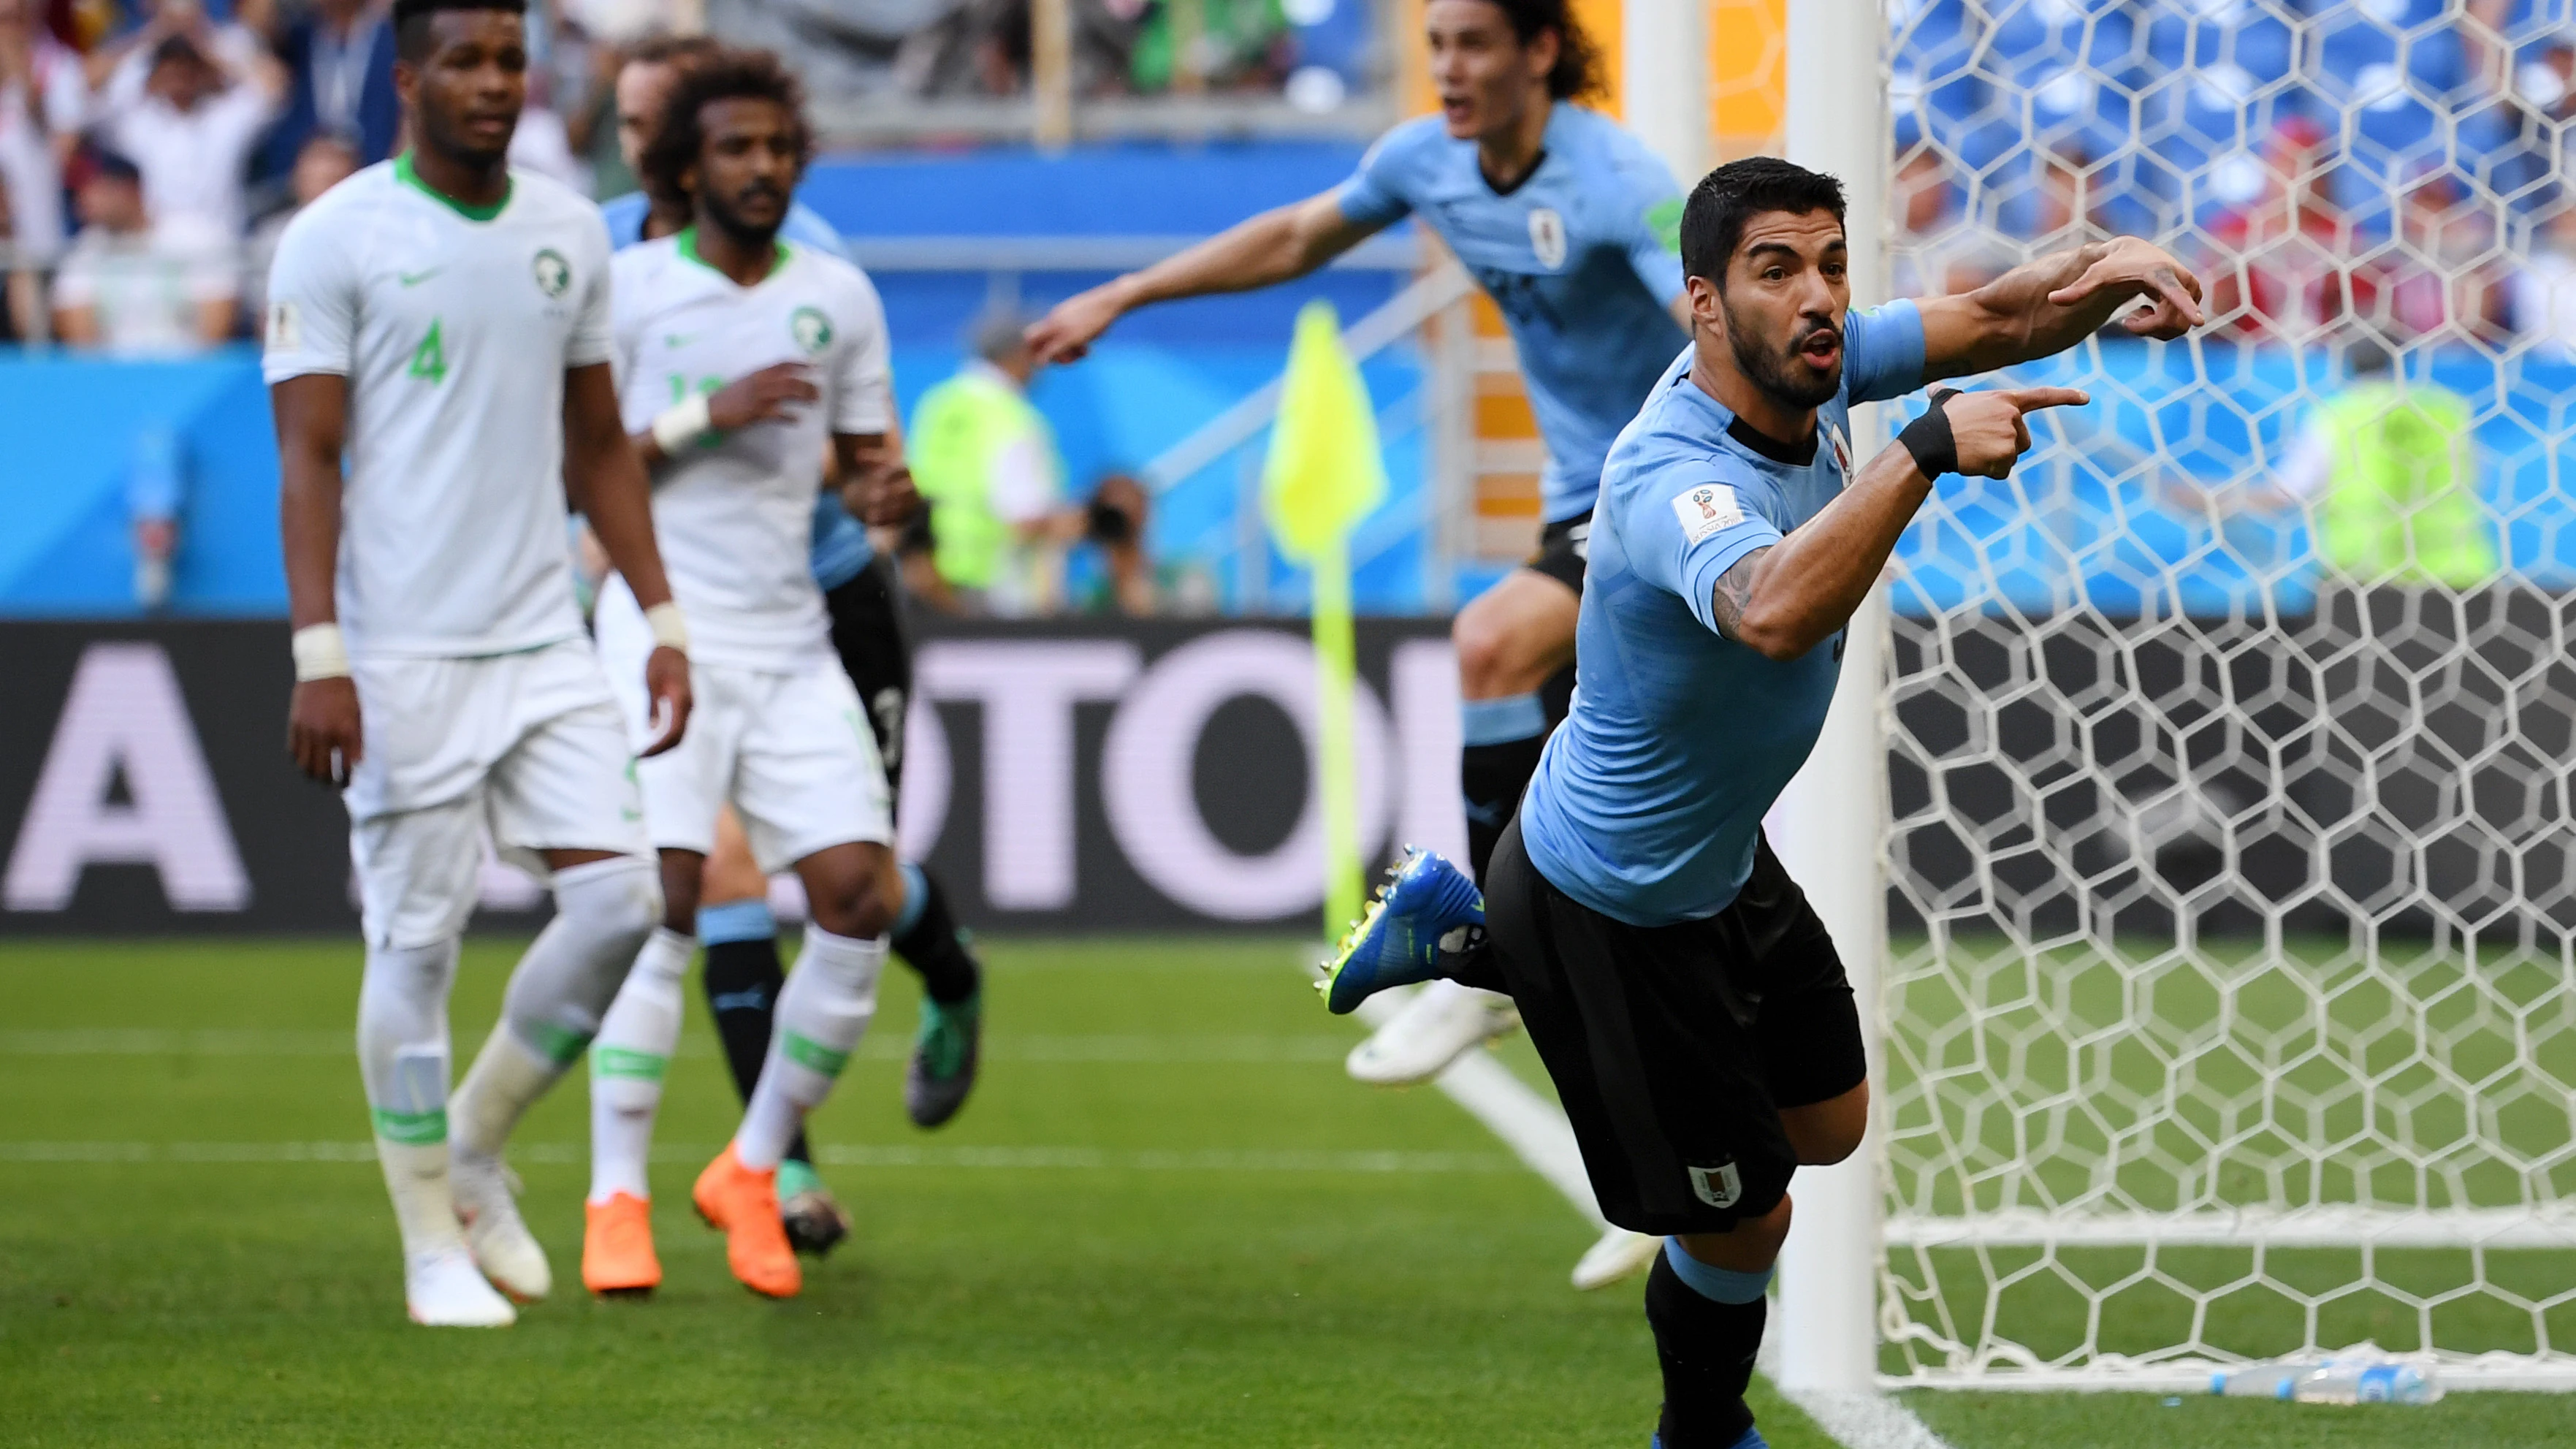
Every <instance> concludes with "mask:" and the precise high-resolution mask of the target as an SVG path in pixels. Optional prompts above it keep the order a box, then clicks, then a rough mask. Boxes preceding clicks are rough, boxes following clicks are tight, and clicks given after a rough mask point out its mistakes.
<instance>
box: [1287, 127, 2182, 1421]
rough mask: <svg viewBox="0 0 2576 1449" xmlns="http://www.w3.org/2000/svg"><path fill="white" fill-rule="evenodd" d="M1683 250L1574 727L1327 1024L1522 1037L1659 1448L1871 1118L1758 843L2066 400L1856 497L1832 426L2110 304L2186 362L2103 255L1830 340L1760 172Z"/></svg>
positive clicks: (1802, 200) (1436, 868) (1712, 200)
mask: <svg viewBox="0 0 2576 1449" xmlns="http://www.w3.org/2000/svg"><path fill="white" fill-rule="evenodd" d="M1681 249H1682V267H1683V270H1684V272H1685V273H1686V274H1687V275H1688V278H1689V288H1690V294H1689V295H1690V304H1691V316H1692V319H1693V321H1694V322H1695V323H1696V324H1697V326H1696V328H1695V331H1694V334H1693V342H1692V345H1691V347H1690V348H1689V349H1688V350H1686V351H1684V352H1683V354H1682V355H1681V356H1680V357H1678V358H1675V359H1674V360H1673V361H1672V364H1671V365H1670V366H1669V367H1667V368H1666V369H1665V370H1664V372H1663V376H1662V378H1661V379H1660V380H1659V381H1658V382H1657V383H1656V385H1655V388H1654V391H1653V395H1652V396H1651V397H1650V398H1649V399H1648V400H1647V402H1646V405H1645V408H1644V410H1643V411H1642V412H1640V413H1639V414H1638V415H1637V418H1636V420H1635V421H1634V422H1632V423H1630V424H1629V425H1628V427H1627V429H1626V430H1625V431H1624V432H1622V433H1621V434H1620V436H1619V441H1618V443H1617V445H1616V446H1614V447H1613V448H1612V449H1611V451H1610V457H1609V462H1608V464H1607V466H1606V467H1605V469H1604V471H1603V475H1602V491H1601V507H1600V512H1599V514H1598V516H1597V518H1596V523H1595V527H1594V529H1593V532H1592V574H1591V579H1590V582H1589V583H1588V585H1587V586H1586V588H1585V591H1584V595H1583V607H1582V620H1581V625H1580V632H1581V636H1582V656H1581V658H1582V662H1581V664H1580V665H1579V666H1578V668H1579V670H1580V678H1579V680H1578V681H1577V685H1576V689H1575V694H1574V705H1573V709H1572V712H1571V713H1570V714H1569V715H1568V716H1567V719H1566V722H1565V726H1564V728H1562V729H1560V730H1558V731H1557V733H1556V735H1555V736H1554V738H1552V739H1551V740H1550V741H1549V742H1548V746H1547V750H1546V753H1545V757H1544V758H1543V759H1542V760H1541V762H1540V765H1539V769H1538V774H1537V775H1536V777H1535V778H1533V779H1532V781H1531V782H1530V788H1529V794H1528V796H1527V798H1525V799H1524V800H1523V801H1522V802H1521V807H1520V812H1519V814H1518V816H1517V817H1516V818H1515V819H1514V820H1513V821H1512V823H1511V825H1510V827H1509V828H1508V829H1506V830H1505V831H1504V833H1503V837H1502V839H1501V841H1500V842H1499V843H1498V844H1497V845H1496V847H1495V851H1494V858H1493V864H1492V868H1491V870H1490V872H1489V873H1488V875H1487V877H1486V880H1485V890H1484V893H1483V896H1482V897H1481V899H1480V898H1479V895H1478V892H1477V890H1476V887H1475V885H1474V883H1473V882H1471V881H1469V880H1468V879H1467V877H1466V876H1465V875H1463V874H1462V873H1460V872H1459V871H1458V870H1457V869H1456V868H1455V867H1454V866H1452V865H1450V864H1449V863H1448V862H1447V861H1445V860H1443V859H1441V858H1440V857H1439V856H1437V855H1431V854H1421V855H1417V856H1415V857H1414V858H1413V859H1411V860H1410V861H1408V862H1406V864H1405V865H1404V866H1403V867H1402V868H1401V869H1400V870H1399V871H1398V872H1397V874H1396V879H1395V882H1394V884H1393V886H1392V887H1391V888H1390V889H1389V890H1388V892H1387V893H1386V895H1385V896H1384V897H1383V898H1382V899H1381V900H1380V901H1379V902H1378V904H1377V905H1376V906H1375V907H1373V908H1372V911H1371V913H1370V915H1369V916H1368V917H1367V918H1366V919H1365V920H1364V921H1363V922H1362V923H1361V926H1360V927H1359V929H1357V930H1356V931H1354V932H1353V933H1352V935H1351V937H1350V938H1349V940H1348V941H1346V942H1345V944H1344V947H1343V951H1342V954H1341V956H1340V958H1339V959H1338V960H1337V961H1336V962H1335V963H1334V969H1333V975H1332V978H1331V980H1330V981H1329V982H1328V983H1327V1000H1328V1002H1329V1004H1330V1005H1331V1007H1332V1009H1333V1010H1335V1011H1348V1010H1351V1009H1352V1008H1353V1007H1355V1006H1357V1005H1358V1004H1359V1002H1360V1001H1361V1000H1362V999H1363V998H1365V997H1367V996H1368V995H1369V994H1370V993H1372V992H1374V991H1377V990H1381V989H1384V988H1385V987H1387V986H1390V985H1394V984H1397V983H1400V982H1405V981H1414V980H1422V979H1425V978H1429V977H1438V978H1441V979H1448V980H1457V981H1465V982H1469V983H1472V984H1475V985H1479V986H1483V987H1487V988H1490V989H1493V990H1498V991H1504V992H1508V993H1509V994H1510V995H1511V996H1512V998H1513V999H1514V1000H1515V1001H1517V1002H1518V1003H1519V1005H1520V1010H1521V1014H1522V1016H1523V1018H1524V1019H1525V1020H1526V1021H1527V1022H1528V1025H1529V1031H1530V1038H1531V1040H1532V1041H1533V1042H1534V1043H1535V1044H1536V1045H1537V1047H1538V1050H1539V1055H1540V1057H1541V1059H1542V1060H1543V1061H1545V1063H1546V1065H1547V1070H1548V1075H1549V1076H1550V1077H1552V1078H1553V1079H1554V1080H1555V1083H1556V1090H1557V1095H1558V1096H1559V1097H1560V1098H1561V1099H1562V1100H1563V1101H1564V1103H1565V1109H1566V1113H1567V1115H1568V1116H1569V1117H1570V1118H1572V1120H1573V1123H1574V1130H1575V1136H1576V1138H1577V1140H1578V1141H1579V1142H1580V1144H1581V1146H1582V1149H1583V1162H1584V1167H1585V1169H1586V1170H1587V1172H1588V1174H1589V1175H1590V1177H1591V1179H1592V1187H1593V1191H1594V1192H1595V1193H1596V1194H1597V1195H1598V1196H1599V1198H1600V1202H1601V1210H1602V1212H1603V1213H1604V1215H1606V1216H1607V1217H1608V1218H1609V1219H1610V1220H1611V1221H1612V1222H1614V1223H1617V1224H1620V1225H1621V1226H1623V1227H1627V1228H1632V1229H1634V1230H1636V1231H1638V1232H1641V1233H1654V1234H1661V1235H1666V1241H1665V1244H1664V1251H1663V1254H1662V1256H1661V1257H1660V1258H1659V1259H1657V1261H1656V1263H1655V1266H1654V1270H1653V1273H1652V1274H1651V1276H1649V1278H1648V1279H1647V1283H1646V1318H1647V1322H1648V1323H1649V1324H1650V1325H1651V1326H1652V1328H1653V1330H1654V1335H1655V1350H1656V1355H1657V1357H1658V1359H1659V1360H1660V1361H1661V1363H1662V1365H1663V1374H1664V1404H1663V1414H1662V1420H1661V1423H1660V1425H1659V1426H1658V1429H1657V1440H1656V1442H1657V1443H1658V1444H1660V1445H1662V1446H1663V1449H1702V1446H1716V1449H1725V1446H1735V1449H1758V1446H1759V1445H1761V1443H1762V1442H1763V1441H1762V1437H1761V1435H1760V1433H1759V1432H1758V1431H1756V1430H1755V1429H1754V1428H1753V1419H1752V1414H1751V1412H1750V1411H1749V1410H1747V1409H1746V1408H1745V1406H1744V1398H1743V1394H1744V1386H1745V1383H1746V1380H1747V1378H1748V1376H1749V1375H1750V1374H1751V1373H1752V1368H1753V1355H1754V1350H1755V1348H1756V1347H1757V1346H1759V1344H1760V1343H1761V1338H1762V1325H1763V1300H1764V1292H1765V1290H1766V1289H1767V1287H1768V1286H1769V1284H1770V1281H1771V1265H1772V1261H1773V1259H1774V1258H1776V1257H1777V1256H1778V1254H1779V1251H1780V1244H1781V1241H1782V1240H1783V1239H1784V1238H1785V1237H1786V1236H1787V1235H1788V1231H1789V1195H1788V1188H1789V1178H1790V1174H1791V1173H1792V1172H1793V1171H1794V1170H1795V1169H1796V1168H1797V1167H1798V1166H1799V1165H1800V1164H1802V1163H1805V1164H1824V1163H1832V1162H1839V1161H1841V1160H1842V1159H1843V1158H1845V1157H1847V1156H1849V1155H1850V1154H1851V1152H1852V1151H1853V1149H1854V1148H1856V1147H1858V1146H1859V1144H1860V1138H1861V1132H1862V1129H1863V1127H1864V1126H1865V1125H1866V1124H1867V1121H1868V1117H1869V1084H1868V1082H1867V1080H1866V1078H1865V1075H1864V1071H1865V1069H1864V1066H1863V1060H1862V1044H1861V1034H1860V1020H1859V1016H1858V1013H1857V1010H1856V1008H1855V1005H1854V1002H1853V999H1852V990H1851V985H1850V983H1849V982H1848V981H1847V980H1846V979H1845V978H1844V974H1843V966H1842V961H1841V959H1840V958H1839V957H1838V956H1836V954H1835V952H1834V943H1833V940H1832V938H1831V937H1829V936H1828V935H1827V934H1826V933H1825V928H1824V926H1823V924H1822V923H1821V922H1820V921H1818V920H1817V919H1816V915H1815V913H1814V911H1813V910H1811V909H1810V908H1809V907H1808V905H1807V901H1806V897H1805V896H1804V895H1802V894H1800V892H1799V890H1798V887H1797V885H1796V883H1795V882H1793V881H1791V880H1790V879H1789V877H1788V875H1787V873H1786V872H1785V871H1783V870H1782V869H1781V867H1780V863H1779V861H1778V860H1777V859H1775V858H1774V857H1773V856H1772V854H1771V851H1770V848H1769V847H1768V846H1767V845H1766V844H1765V843H1764V841H1763V839H1762V832H1761V824H1762V817H1763V815H1764V814H1765V813H1766V812H1767V811H1769V810H1770V808H1771V806H1772V804H1773V802H1774V801H1776V800H1777V799H1778V798H1779V795H1780V792H1781V790H1782V789H1783V788H1785V787H1786V786H1787V785H1788V783H1789V778H1790V776H1792V775H1794V774H1795V773H1796V772H1797V770H1798V767H1799V765H1800V764H1801V763H1803V762H1804V761H1805V759H1806V758H1807V753H1808V751H1809V750H1811V749H1812V748H1814V746H1815V742H1816V736H1817V733H1818V732H1819V731H1820V730H1821V729H1822V728H1823V725H1824V718H1825V709H1826V706H1827V704H1828V703H1829V702H1830V701H1831V700H1832V698H1833V693H1834V684H1835V680H1836V678H1837V676H1838V675H1839V674H1840V672H1841V669H1842V633H1843V628H1844V625H1845V624H1846V623H1847V622H1848V621H1849V620H1850V618H1851V616H1852V613H1853V611H1854V610H1856V609H1858V608H1859V607H1860V605H1861V602H1862V600H1863V599H1864V598H1865V597H1867V595H1868V594H1869V591H1870V588H1871V586H1872V585H1873V584H1874V583H1876V581H1877V579H1878V577H1879V574H1880V572H1881V571H1882V570H1883V569H1884V568H1885V567H1886V566H1887V560H1888V556H1889V554H1890V553H1891V552H1892V551H1893V550H1894V548H1895V546H1896V540H1897V537H1898V535H1899V534H1901V533H1903V532H1904V530H1905V527H1906V525H1907V524H1908V523H1909V522H1910V521H1911V520H1912V519H1913V517H1914V512H1915V510H1916V509H1917V508H1919V507H1920V506H1921V505H1922V503H1923V500H1924V499H1925V498H1926V497H1928V496H1929V495H1930V493H1931V491H1932V489H1933V488H1934V486H1935V485H1936V484H1937V482H1938V481H1939V479H1940V478H1941V477H1942V475H1944V474H1948V473H1959V474H1964V475H1978V476H1984V477H1992V478H2001V477H2005V476H2007V475H2008V474H2010V473H2011V471H2012V468H2013V464H2014V462H2015V461H2016V460H2017V459H2019V458H2020V456H2021V454H2022V453H2023V452H2025V451H2026V450H2028V449H2029V447H2030V446H2031V435H2030V426H2029V424H2028V423H2027V422H2026V421H2024V415H2025V414H2027V413H2030V412H2032V411H2034V410H2037V409H2040V408H2050V407H2061V406H2069V405H2076V404H2081V403H2084V402H2086V401H2087V400H2088V399H2087V398H2086V397H2085V395H2084V394H2083V393H2080V392H2076V391H2072V390H2070V389H2067V388H2058V387H2036V388H2021V389H2013V390H2005V391H1995V392H1956V391H1952V390H1949V389H1942V390H1939V391H1937V392H1935V393H1934V394H1933V395H1932V399H1931V407H1930V409H1929V410H1928V411H1927V412H1925V413H1924V414H1923V416H1922V417H1920V418H1918V419H1917V420H1915V421H1914V422H1913V423H1911V424H1910V425H1908V426H1907V427H1906V429H1905V431H1904V432H1903V433H1902V434H1901V435H1900V436H1899V437H1898V438H1897V440H1896V442H1895V443H1893V444H1891V445H1890V446H1889V447H1887V448H1886V449H1884V450H1882V451H1881V452H1880V453H1879V454H1878V456H1877V457H1875V458H1873V459H1870V460H1869V461H1868V462H1867V463H1866V464H1863V465H1860V466H1858V467H1857V468H1855V462H1856V460H1855V459H1853V458H1852V456H1851V445H1850V431H1849V426H1850V425H1849V418H1850V411H1851V405H1852V404H1853V403H1856V402H1868V401H1871V400H1874V399H1884V398H1892V397H1895V396H1898V395H1900V394H1902V393H1906V392H1910V391H1912V390H1913V389H1915V388H1917V387H1919V386H1921V385H1922V384H1924V383H1926V382H1930V381H1934V380H1937V379H1940V378H1944V377H1952V376H1957V375H1959V374H1962V373H1969V372H1982V371H1986V370H1988V369H1991V368H1997V367H2004V366H2009V365H2011V364H2013V363H2017V362H2024V361H2028V360H2030V359H2033V358H2039V357H2045V356H2048V355H2050V354H2051V353H2055V352H2059V351H2062V350H2064V349H2065V348H2068V347H2071V346H2073V345H2075V344H2076V343H2077V342H2079V341H2081V340H2082V339H2083V338H2085V337H2087V336H2089V335H2091V334H2092V333H2093V332H2094V331H2095V330H2097V329H2099V328H2101V327H2103V326H2105V325H2107V324H2108V323H2109V322H2110V321H2111V320H2112V319H2113V318H2114V317H2115V316H2119V315H2120V314H2121V313H2122V312H2123V311H2124V310H2129V309H2132V306H2133V304H2138V303H2143V304H2144V305H2143V306H2136V307H2135V308H2134V310H2129V315H2127V316H2126V317H2125V318H2123V319H2122V321H2123V325H2124V326H2125V327H2126V328H2127V330H2129V331H2130V332H2132V333H2136V334H2138V335H2140V336H2146V337H2158V338H2172V337H2178V336H2181V335H2182V334H2183V333H2185V332H2186V331H2188V330H2189V329H2190V328H2191V327H2193V326H2195V325H2197V324H2198V323H2199V322H2200V321H2201V320H2202V316H2201V309H2200V305H2199V297H2200V283H2199V281H2198V280H2197V279H2196V278H2194V277H2193V276H2192V275H2191V273H2190V272H2188V271H2186V270H2185V269H2184V268H2183V267H2182V266H2181V265H2180V264H2179V263H2177V262H2176V261H2174V260H2173V258H2171V257H2170V256H2167V255H2166V254H2165V253H2164V252H2162V251H2160V250H2158V249H2157V248H2155V247H2153V246H2150V245H2148V244H2147V243H2145V242H2141V241H2137V240H2135V239H2129V238H2123V239H2120V240H2117V241H2112V242H2108V243H2102V244H2097V245H2091V246H2086V247H2082V248H2079V249H2077V250H2075V251H2070V252H2065V253H2061V254H2059V255H2057V256H2053V257H2049V258H2046V259H2044V260H2041V261H2037V262H2033V263H2031V264H2030V265H2028V266H2024V267H2021V268H2019V269H2017V270H2015V271H2013V272H2010V273H2008V274H2006V275H2005V276H2003V277H2002V278H2000V279H1998V280H1996V281H1995V282H1993V283H1990V284H1989V285H1987V286H1985V287H1983V288H1980V289H1979V290H1977V291H1975V292H1972V293H1969V294H1966V295H1964V296H1957V297H1944V298H1939V299H1935V300H1929V301H1925V302H1922V303H1920V304H1917V303H1914V302H1893V303H1890V304H1888V305H1887V306H1884V307H1880V308H1877V309H1874V310H1872V311H1868V312H1853V311H1851V310H1850V305H1851V288H1850V283H1849V281H1848V279H1847V277H1846V274H1845V265H1846V257H1847V251H1846V247H1845V243H1844V237H1843V195H1842V187H1841V185H1840V184H1839V183H1837V182H1836V181H1835V180H1834V179H1833V178H1831V177H1829V176H1821V175H1818V174H1817V173H1815V172H1812V171H1808V170H1806V169H1804V168H1802V167H1798V166H1794V165H1791V164H1790V163H1788V162H1785V161H1778V160H1771V159H1767V158H1765V159H1756V160H1749V161H1738V162H1735V163H1732V164H1730V165H1727V166H1722V167H1720V168H1718V169H1717V170H1716V171H1714V172H1711V173H1710V174H1709V175H1708V177H1707V178H1706V179H1704V180H1702V181H1701V182H1700V183H1699V185H1698V186H1697V187H1696V188H1694V189H1693V190H1692V192H1691V196H1690V203H1689V206H1688V207H1687V209H1686V210H1685V211H1684V212H1683V215H1682V226H1681ZM1861 667H1864V668H1867V667H1872V663H1871V662H1869V661H1864V662H1863V664H1862V666H1861Z"/></svg>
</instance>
